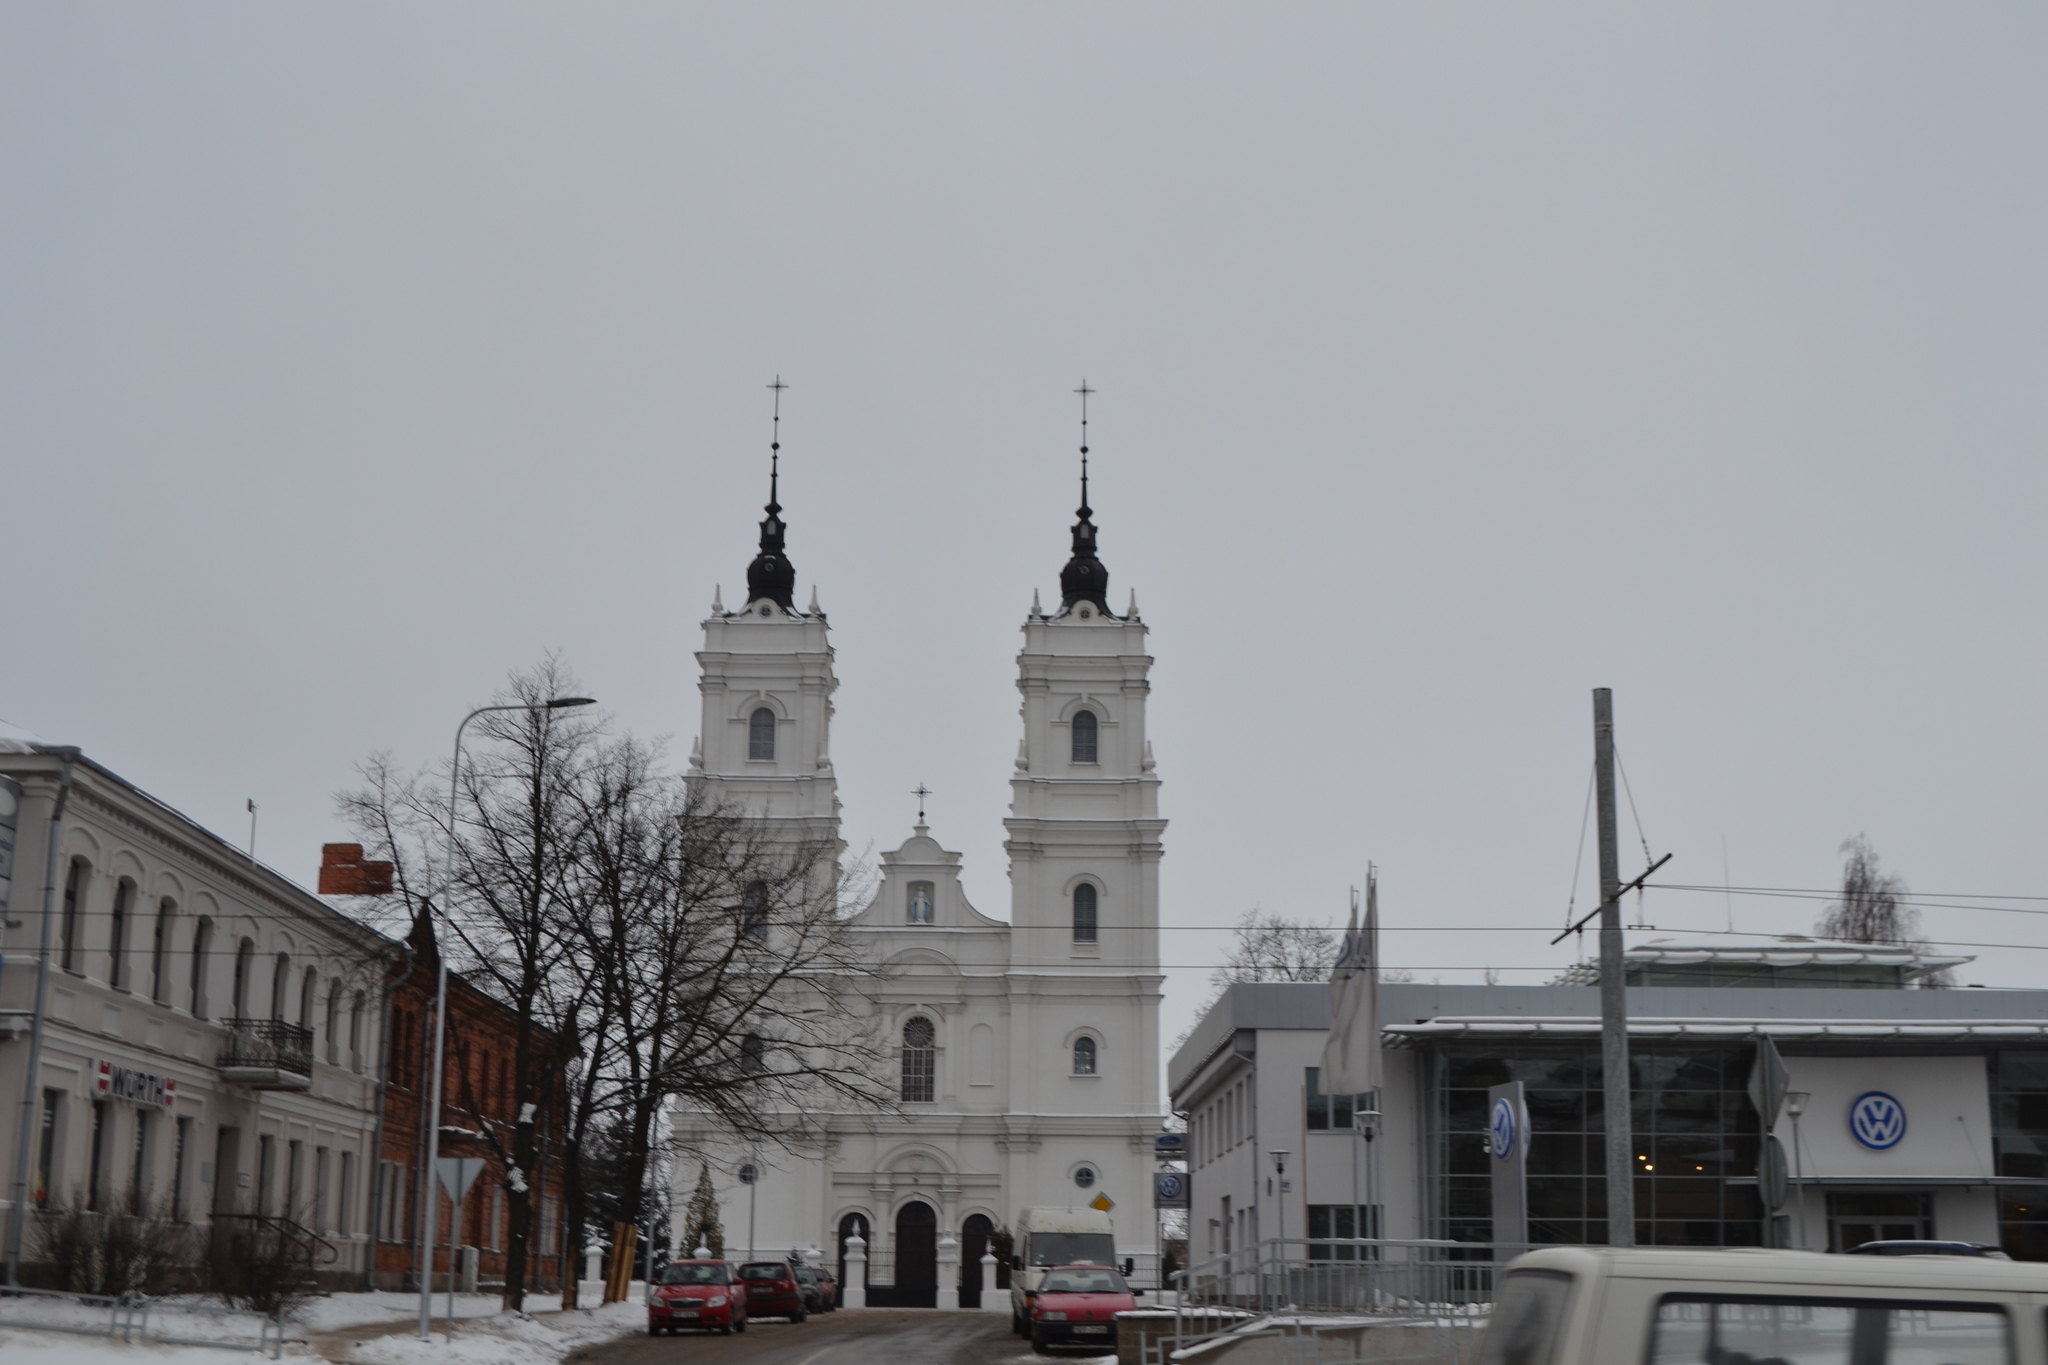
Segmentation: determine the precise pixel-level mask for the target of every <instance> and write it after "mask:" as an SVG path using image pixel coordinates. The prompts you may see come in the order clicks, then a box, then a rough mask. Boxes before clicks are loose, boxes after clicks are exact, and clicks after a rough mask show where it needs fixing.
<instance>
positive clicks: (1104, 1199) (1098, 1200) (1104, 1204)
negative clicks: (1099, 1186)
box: [1088, 1194, 1116, 1213]
mask: <svg viewBox="0 0 2048 1365" xmlns="http://www.w3.org/2000/svg"><path fill="white" fill-rule="evenodd" d="M1088 1207H1089V1208H1091V1209H1100V1210H1102V1211H1103V1212H1104V1213H1108V1212H1109V1211H1110V1210H1111V1209H1113V1208H1115V1207H1116V1200H1114V1199H1111V1198H1110V1197H1109V1196H1108V1195H1106V1194H1098V1195H1096V1196H1095V1197H1094V1198H1093V1199H1091V1200H1089V1201H1088Z"/></svg>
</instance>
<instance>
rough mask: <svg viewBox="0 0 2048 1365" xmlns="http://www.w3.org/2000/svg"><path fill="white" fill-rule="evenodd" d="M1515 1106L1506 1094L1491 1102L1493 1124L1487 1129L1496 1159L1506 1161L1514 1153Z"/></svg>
mask: <svg viewBox="0 0 2048 1365" xmlns="http://www.w3.org/2000/svg"><path fill="white" fill-rule="evenodd" d="M1515 1127H1516V1125H1515V1106H1514V1105H1513V1103H1511V1102H1510V1101H1509V1100H1508V1099H1507V1097H1506V1096H1502V1097H1501V1098H1500V1099H1497V1100H1495V1101H1494V1102H1493V1125H1492V1127H1491V1128H1489V1129H1488V1133H1489V1135H1490V1136H1491V1137H1492V1139H1493V1140H1492V1142H1490V1143H1489V1144H1488V1145H1489V1146H1490V1147H1492V1148H1493V1155H1494V1157H1495V1158H1496V1159H1498V1160H1501V1161H1506V1160H1507V1159H1508V1158H1509V1157H1511V1156H1513V1155H1514V1154H1515V1137H1516V1133H1515Z"/></svg>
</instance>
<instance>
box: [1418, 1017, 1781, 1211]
mask: <svg viewBox="0 0 2048 1365" xmlns="http://www.w3.org/2000/svg"><path fill="white" fill-rule="evenodd" d="M1755 1055H1756V1054H1755V1049H1754V1048H1753V1047H1751V1046H1748V1045H1738V1046H1720V1047H1715V1046H1703V1047H1677V1046H1671V1045H1665V1044H1660V1045H1658V1046H1654V1047H1647V1046H1646V1047H1638V1048H1633V1049H1631V1052H1630V1058H1629V1062H1630V1072H1631V1075H1630V1082H1629V1088H1630V1090H1631V1092H1632V1096H1633V1110H1634V1112H1633V1114H1632V1116H1631V1126H1632V1130H1633V1134H1634V1137H1635V1148H1636V1150H1635V1153H1634V1155H1635V1158H1636V1160H1635V1170H1636V1182H1635V1201H1636V1241H1637V1243H1638V1244H1640V1245H1644V1246H1760V1245H1763V1243H1764V1210H1763V1205H1762V1202H1761V1201H1760V1200H1759V1198H1758V1197H1757V1190H1756V1186H1755V1185H1754V1184H1750V1185H1747V1186H1744V1185H1731V1184H1729V1183H1728V1182H1729V1179H1730V1178H1731V1177H1739V1176H1746V1177H1750V1178H1751V1179H1752V1180H1753V1179H1754V1177H1755V1175H1756V1169H1757V1153H1758V1148H1759V1145H1760V1144H1759V1129H1758V1124H1757V1115H1756V1111H1755V1109H1754V1108H1753V1107H1752V1106H1751V1104H1750V1102H1749V1096H1748V1094H1747V1093H1745V1091H1744V1089H1743V1086H1744V1085H1745V1084H1746V1083H1747V1082H1748V1080H1749V1069H1750V1065H1751V1063H1752V1062H1753V1061H1754V1060H1755ZM1431 1066H1432V1068H1433V1071H1434V1074H1435V1084H1434V1085H1432V1086H1431V1087H1430V1089H1431V1093H1432V1094H1433V1096H1434V1105H1433V1113H1432V1114H1431V1116H1430V1120H1431V1122H1430V1129H1431V1132H1430V1135H1431V1144H1430V1146H1431V1153H1430V1163H1429V1170H1428V1174H1427V1176H1426V1179H1427V1180H1428V1181H1429V1182H1430V1185H1431V1186H1432V1188H1431V1190H1430V1195H1431V1200H1430V1205H1431V1208H1432V1210H1433V1211H1434V1215H1435V1222H1436V1231H1435V1232H1434V1233H1433V1234H1432V1235H1434V1236H1438V1237H1448V1238H1453V1239H1455V1240H1458V1241H1471V1242H1485V1241H1490V1240H1491V1239H1492V1236H1493V1216H1492V1186H1491V1184H1490V1180H1491V1176H1490V1174H1489V1170H1488V1166H1489V1158H1488V1157H1487V1155H1486V1091H1487V1088H1488V1087H1489V1086H1494V1085H1500V1084H1504V1083H1505V1082H1508V1081H1517V1080H1518V1081H1521V1082H1522V1083H1523V1085H1524V1086H1525V1087H1527V1096H1528V1104H1529V1129H1530V1141H1529V1237H1530V1240H1532V1241H1535V1242H1550V1243H1569V1244H1588V1243H1591V1244H1598V1243H1604V1242H1605V1241H1606V1240H1607V1190H1606V1184H1607V1182H1606V1177H1605V1175H1604V1174H1603V1171H1604V1168H1605V1162H1606V1158H1605V1156H1604V1154H1603V1146H1602V1128H1601V1121H1600V1120H1601V1112H1602V1103H1601V1076H1600V1047H1599V1044H1598V1043H1597V1042H1587V1043H1578V1042H1568V1041H1559V1042H1542V1043H1538V1042H1526V1043H1525V1042H1519V1041H1511V1042H1502V1043H1495V1044H1487V1043H1470V1044H1455V1043H1454V1044H1445V1045H1440V1046H1438V1047H1437V1048H1435V1049H1433V1055H1432V1058H1431Z"/></svg>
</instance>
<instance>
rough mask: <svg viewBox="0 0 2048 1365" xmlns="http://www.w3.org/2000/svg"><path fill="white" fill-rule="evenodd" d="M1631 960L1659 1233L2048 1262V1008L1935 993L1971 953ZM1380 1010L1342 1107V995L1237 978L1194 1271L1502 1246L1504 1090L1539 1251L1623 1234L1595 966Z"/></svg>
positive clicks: (1648, 1238) (1643, 1123)
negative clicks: (1336, 1028)
mask: <svg viewBox="0 0 2048 1365" xmlns="http://www.w3.org/2000/svg"><path fill="white" fill-rule="evenodd" d="M1627 961H1628V969H1627V970H1628V984H1629V991H1628V999H1629V1014H1630V1023H1629V1047H1630V1068H1631V1089H1632V1091H1633V1095H1634V1106H1633V1107H1634V1112H1633V1115H1632V1131H1633V1135H1634V1148H1635V1150H1634V1152H1633V1153H1632V1156H1633V1157H1634V1166H1635V1212H1636V1220H1637V1225H1636V1240H1637V1241H1638V1242H1639V1243H1642V1244H1645V1245H1652V1244H1654V1245H1667V1246H1772V1245H1775V1246H1791V1247H1804V1248H1810V1249H1814V1250H1829V1249H1834V1250H1840V1249H1844V1248H1846V1247H1850V1246H1854V1245H1857V1244H1858V1243H1861V1242H1864V1241H1872V1240H1879V1239H1888V1238H1925V1237H1936V1238H1943V1239H1953V1240H1960V1241H1970V1242H1980V1243H1988V1244H1992V1245H1996V1246H2001V1247H2003V1248H2004V1249H2005V1250H2006V1251H2007V1252H2009V1253H2010V1254H2011V1255H2013V1256H2015V1257H2018V1258H2022V1259H2029V1260H2048V991H2019V990H1985V989H1981V988H1971V987H1967V986H1961V987H1956V988H1953V989H1931V988H1927V987H1926V986H1925V985H1924V984H1923V983H1925V982H1927V981H1928V980H1929V978H1930V977H1932V976H1933V975H1934V974H1935V973H1937V972H1941V971H1944V970H1949V971H1953V970H1954V969H1956V968H1958V967H1963V966H1965V964H1966V963H1967V962H1968V959H1965V958H1955V957H1936V956H1931V955H1928V954H1924V953H1918V952H1915V951H1912V950H1910V949H1905V948H1893V947H1887V946H1881V945H1867V944H1843V943H1830V942H1825V941H1819V940H1812V939H1804V938H1797V937H1786V938H1769V939H1761V938H1760V939H1756V940H1749V941H1744V940H1730V939H1728V937H1727V936H1724V935H1717V936H1715V941H1714V942H1713V943H1712V944H1710V945H1701V944H1696V943H1688V942H1685V941H1683V940H1682V939H1679V938H1676V937H1653V936H1650V935H1646V934H1634V935H1631V947H1630V949H1629V951H1628V955H1627ZM1380 1000H1381V1011H1380V1012H1381V1021H1382V1035H1381V1036H1382V1040H1383V1042H1384V1044H1385V1047H1386V1049H1387V1051H1386V1058H1387V1072H1386V1077H1387V1079H1386V1087H1385V1089H1384V1090H1383V1091H1382V1092H1381V1093H1380V1094H1379V1095H1377V1096H1363V1097H1354V1096H1348V1095H1337V1096H1332V1095H1327V1094H1325V1093H1323V1092H1322V1089H1321V1087H1320V1085H1319V1083H1318V1070H1317V1068H1318V1063H1319V1062H1320V1060H1321V1054H1322V1047H1323V1040H1324V1038H1325V1036H1326V1035H1327V1031H1328V1028H1329V992H1328V988H1327V987H1326V986H1325V985H1323V984H1321V983H1299V982H1276V983H1256V984H1240V985H1236V986H1232V987H1230V988H1229V989H1228V990H1227V991H1225V992H1224V994H1223V996H1222V997H1221V998H1220V999H1219V1000H1218V1001H1217V1002H1216V1004H1215V1005H1214V1006H1213V1007H1212V1008H1211V1009H1210V1010H1209V1011H1208V1013H1207V1014H1206V1015H1205V1016H1204V1017H1203V1018H1202V1020H1201V1021H1200V1022H1199V1023H1198V1024H1197V1025H1196V1027H1195V1029H1194V1031H1193V1032H1192V1033H1191V1034H1190V1035H1189V1036H1188V1038H1187V1040H1186V1041H1185V1042H1184V1043H1183V1044H1182V1046H1181V1047H1180V1049H1179V1050H1178V1052H1177V1053H1176V1054H1175V1055H1174V1057H1173V1058H1172V1060H1171V1062H1170V1063H1169V1065H1168V1072H1167V1081H1168V1086H1169V1089H1170V1093H1171V1095H1172V1104H1173V1108H1174V1110H1175V1112H1176V1113H1178V1114H1180V1115H1182V1116H1183V1117H1184V1118H1185V1119H1186V1120H1187V1123H1188V1152H1189V1172H1190V1179H1191V1184H1192V1190H1191V1204H1190V1207H1191V1213H1190V1224H1189V1239H1190V1253H1191V1256H1192V1259H1194V1260H1195V1261H1201V1260H1204V1259H1206V1258H1208V1257H1210V1256H1214V1255H1220V1254H1222V1253H1224V1252H1227V1251H1231V1250H1233V1249H1236V1248H1242V1247H1246V1246H1249V1245H1251V1244H1253V1243H1255V1242H1257V1241H1258V1240H1260V1239H1262V1238H1272V1237H1276V1236H1287V1237H1294V1238H1302V1237H1307V1238H1314V1237H1318V1236H1327V1237H1333V1238H1334V1237H1348V1236H1384V1237H1392V1238H1449V1239H1454V1240H1457V1241H1469V1242H1485V1241H1490V1240H1491V1239H1492V1237H1493V1235H1494V1230H1493V1227H1492V1202H1491V1197H1492V1185H1491V1181H1492V1178H1493V1177H1492V1173H1491V1171H1490V1170H1489V1167H1490V1165H1491V1164H1492V1163H1491V1161H1490V1159H1489V1156H1488V1148H1487V1123H1488V1100H1487V1092H1488V1089H1489V1088H1490V1087H1492V1086H1495V1085H1499V1084H1502V1083H1505V1082H1509V1081H1521V1082H1522V1083H1523V1085H1524V1087H1525V1097H1526V1104H1527V1114H1528V1125H1529V1141H1528V1146H1527V1149H1526V1163H1527V1177H1526V1179H1527V1194H1526V1200H1527V1203H1526V1207H1527V1215H1528V1231H1529V1237H1530V1239H1531V1240H1532V1241H1535V1242H1545V1243H1600V1242H1604V1241H1605V1240H1606V1238H1607V1219H1606V1213H1607V1211H1606V1178H1605V1176H1604V1157H1603V1154H1602V1141H1603V1140H1602V1122H1601V1108H1602V1103H1601V1101H1602V1096H1601V1067H1600V1038H1599V1027H1600V1021H1599V1012H1600V1004H1599V992H1598V981H1597V974H1596V972H1595V970H1594V969H1592V968H1590V967H1582V968H1575V969H1573V970H1572V971H1571V972H1568V973H1566V974H1565V976H1564V977H1562V978H1561V979H1560V980H1559V981H1558V982H1556V983H1554V984H1552V985H1548V986H1478V985H1473V986H1437V985H1420V984H1415V983H1399V984H1387V985H1384V986H1382V987H1381V992H1380ZM1766 1042H1768V1044H1769V1045H1771V1046H1774V1047H1775V1049H1776V1051H1777V1053H1778V1055H1779V1056H1780V1057H1781V1058H1782V1060H1783V1065H1784V1068H1785V1073H1786V1083H1785V1089H1786V1090H1787V1092H1788V1098H1787V1102H1786V1103H1785V1104H1784V1105H1783V1107H1782V1108H1781V1110H1780V1112H1779V1114H1778V1117H1777V1121H1776V1123H1775V1125H1774V1127H1773V1128H1772V1130H1771V1135H1773V1136H1775V1137H1776V1138H1777V1139H1778V1142H1779V1146H1780V1148H1781V1150H1782V1153H1783V1155H1784V1158H1785V1164H1786V1179H1785V1181H1784V1186H1783V1190H1782V1194H1781V1193H1780V1191H1779V1190H1778V1189H1777V1188H1774V1181H1773V1180H1771V1179H1770V1175H1771V1173H1770V1172H1769V1171H1768V1170H1767V1169H1764V1170H1762V1171H1761V1175H1762V1178H1761V1179H1760V1168H1764V1167H1765V1166H1766V1161H1765V1156H1764V1153H1765V1147H1766V1144H1765V1141H1764V1139H1765V1136H1766V1135H1765V1132H1764V1128H1763V1124H1762V1120H1761V1117H1760V1115H1759V1114H1758V1111H1757V1107H1756V1104H1755V1103H1754V1102H1753V1101H1752V1099H1751V1096H1750V1093H1749V1082H1750V1078H1751V1073H1752V1069H1753V1068H1754V1067H1755V1066H1756V1064H1757V1059H1758V1056H1759V1053H1760V1051H1761V1050H1762V1048H1763V1046H1764V1045H1765V1044H1766ZM1374 1111H1377V1113H1376V1116H1375V1114H1374ZM1360 1113H1363V1114H1365V1115H1366V1117H1365V1118H1364V1119H1363V1120H1362V1121H1354V1118H1355V1115H1357V1114H1360ZM1276 1152H1280V1153H1284V1155H1281V1156H1278V1157H1276V1156H1275V1155H1274V1153H1276Z"/></svg>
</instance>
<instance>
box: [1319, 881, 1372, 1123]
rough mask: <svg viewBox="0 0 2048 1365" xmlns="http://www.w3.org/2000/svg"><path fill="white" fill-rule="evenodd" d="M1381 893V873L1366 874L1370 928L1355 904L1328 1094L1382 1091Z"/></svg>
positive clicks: (1326, 1061)
mask: <svg viewBox="0 0 2048 1365" xmlns="http://www.w3.org/2000/svg"><path fill="white" fill-rule="evenodd" d="M1379 956H1380V889H1379V877H1378V875H1377V873H1376V872H1374V871H1373V870H1371V869H1368V870H1367V871H1366V874H1365V923H1364V925H1362V926H1361V925H1360V924H1359V922H1358V901H1357V900H1356V899H1355V897H1354V899H1353V900H1352V902H1351V926H1350V928H1348V929H1346V930H1345V931H1344V951H1343V953H1342V954H1340V955H1339V956H1338V958H1337V965H1336V966H1335V967H1334V968H1333V969H1332V970H1331V972H1330V1037H1329V1041H1328V1042H1326V1043H1324V1044H1323V1074H1322V1076H1321V1078H1320V1079H1319V1082H1318V1084H1319V1085H1320V1087H1321V1089H1322V1092H1323V1093H1324V1094H1325V1095H1362V1094H1364V1093H1365V1092H1366V1091H1368V1090H1378V1089H1379V1088H1380V1077H1381V1074H1382V1073H1381V1069H1380V990H1379V984H1380V963H1379Z"/></svg>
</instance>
